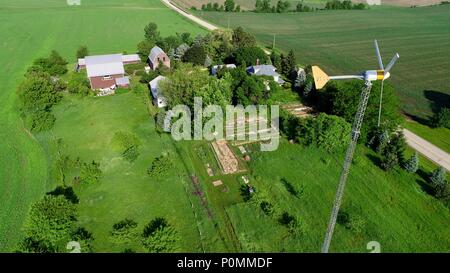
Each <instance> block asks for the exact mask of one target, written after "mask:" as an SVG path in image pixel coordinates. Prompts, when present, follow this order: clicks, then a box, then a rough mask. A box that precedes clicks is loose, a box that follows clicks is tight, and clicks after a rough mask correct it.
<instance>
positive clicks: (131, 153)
mask: <svg viewBox="0 0 450 273" xmlns="http://www.w3.org/2000/svg"><path fill="white" fill-rule="evenodd" d="M140 144H141V142H140V140H139V138H138V137H137V136H136V135H134V134H133V133H129V132H124V131H118V132H116V133H115V134H114V136H113V138H112V140H111V145H112V146H113V148H114V149H116V150H119V151H121V152H122V157H123V158H124V159H125V160H127V161H129V162H133V161H135V160H136V159H137V158H138V156H139V146H140Z"/></svg>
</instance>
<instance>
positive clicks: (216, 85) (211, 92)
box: [194, 72, 233, 108]
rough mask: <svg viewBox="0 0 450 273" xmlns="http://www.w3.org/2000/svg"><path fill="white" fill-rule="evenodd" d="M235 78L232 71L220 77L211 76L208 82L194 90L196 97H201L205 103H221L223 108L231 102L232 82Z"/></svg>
mask: <svg viewBox="0 0 450 273" xmlns="http://www.w3.org/2000/svg"><path fill="white" fill-rule="evenodd" d="M232 81H233V78H232V77H231V75H230V73H228V72H225V74H224V75H223V76H222V77H221V78H220V79H217V78H213V77H211V78H210V80H209V82H208V84H207V85H205V86H203V87H202V88H200V89H199V90H197V91H194V96H195V97H201V98H202V101H203V105H205V106H206V105H220V106H222V107H223V108H225V106H227V105H230V104H231V97H232V91H231V84H232Z"/></svg>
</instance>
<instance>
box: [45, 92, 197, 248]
mask: <svg viewBox="0 0 450 273" xmlns="http://www.w3.org/2000/svg"><path fill="white" fill-rule="evenodd" d="M54 113H55V115H56V116H57V122H56V124H55V127H54V129H53V131H52V136H51V137H52V138H54V139H59V138H61V139H62V140H63V145H62V147H63V148H61V149H60V151H59V152H60V153H61V154H63V155H68V156H70V157H71V158H77V157H79V158H80V159H81V161H83V162H91V161H92V160H95V161H96V162H100V166H101V169H102V171H103V174H102V175H103V176H102V179H101V180H100V182H99V183H98V184H94V185H84V184H81V185H80V184H72V183H71V178H70V177H69V178H68V179H67V180H68V181H67V182H66V183H68V184H69V185H72V186H74V188H75V191H76V193H77V195H78V197H79V198H80V204H79V215H80V216H79V222H80V225H82V226H85V227H86V228H87V229H88V230H90V231H91V232H93V235H94V238H95V241H94V250H95V251H97V252H117V251H122V250H123V249H125V247H129V248H131V249H133V250H135V251H139V252H142V251H144V249H142V246H141V245H140V243H139V242H132V243H129V244H127V245H123V244H121V245H117V244H115V243H114V242H113V241H112V240H111V236H110V232H111V230H112V225H113V224H114V223H116V222H118V221H120V220H122V219H124V218H130V219H133V220H135V221H136V222H138V224H139V228H140V229H141V230H142V229H143V227H144V225H145V224H147V223H148V222H149V221H150V220H151V219H153V218H155V217H165V218H166V219H167V220H168V222H169V223H171V224H172V225H173V226H174V227H175V229H176V230H177V231H178V232H179V233H180V235H181V238H182V247H181V249H180V251H193V252H197V251H201V246H200V245H201V240H200V238H199V233H198V230H197V228H196V227H197V224H196V222H195V218H194V217H193V210H192V208H191V206H190V203H189V199H188V197H187V195H186V191H185V186H186V182H187V181H186V175H184V172H183V169H182V168H180V166H181V163H180V161H179V160H178V156H177V155H176V152H175V150H174V148H173V147H172V144H171V139H170V136H169V135H165V134H163V135H159V134H158V133H157V132H156V131H155V126H154V122H153V120H152V118H151V117H150V116H149V115H148V112H147V111H146V105H145V104H144V103H143V100H142V98H141V97H140V96H138V95H136V94H135V93H133V92H128V93H124V94H120V95H114V96H110V97H103V98H85V99H74V98H70V97H69V98H67V97H66V99H65V100H64V101H63V102H62V103H61V104H60V105H58V106H57V107H56V108H55V110H54ZM118 131H125V132H130V133H133V134H134V135H135V136H136V137H138V139H139V141H140V143H141V145H140V146H139V153H140V155H139V157H138V158H137V160H136V161H134V162H133V163H130V162H128V161H126V160H124V159H123V158H122V156H121V151H118V150H116V149H114V146H113V143H112V138H113V136H114V133H115V132H118ZM39 136H42V139H43V142H49V137H48V133H45V134H43V135H39ZM53 143H54V142H53ZM49 146H50V148H51V144H50V145H49ZM44 147H45V146H44ZM47 153H48V154H52V152H51V151H50V149H47ZM163 153H169V155H170V157H171V158H172V160H173V165H174V167H173V168H171V169H170V171H169V172H168V173H167V174H165V175H164V177H162V178H160V179H156V178H151V177H149V176H148V174H147V172H146V171H147V168H148V167H149V166H150V165H151V163H152V161H153V159H154V158H156V157H158V156H160V155H161V154H163ZM53 162H54V161H53ZM50 177H52V176H51V174H50Z"/></svg>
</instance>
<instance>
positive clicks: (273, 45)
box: [272, 34, 277, 50]
mask: <svg viewBox="0 0 450 273" xmlns="http://www.w3.org/2000/svg"><path fill="white" fill-rule="evenodd" d="M276 36H277V35H276V34H274V35H273V42H272V50H275V37H276Z"/></svg>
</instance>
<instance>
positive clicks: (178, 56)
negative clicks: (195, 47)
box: [173, 43, 189, 61]
mask: <svg viewBox="0 0 450 273" xmlns="http://www.w3.org/2000/svg"><path fill="white" fill-rule="evenodd" d="M188 50H189V46H188V45H187V44H185V43H183V44H181V45H179V46H178V47H177V48H176V49H175V53H174V55H173V57H174V59H175V60H178V61H181V60H182V59H183V56H184V54H186V51H188Z"/></svg>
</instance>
